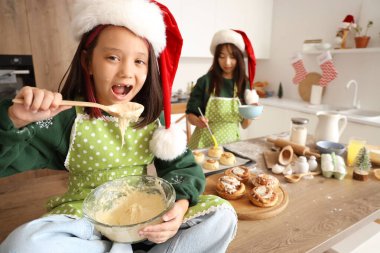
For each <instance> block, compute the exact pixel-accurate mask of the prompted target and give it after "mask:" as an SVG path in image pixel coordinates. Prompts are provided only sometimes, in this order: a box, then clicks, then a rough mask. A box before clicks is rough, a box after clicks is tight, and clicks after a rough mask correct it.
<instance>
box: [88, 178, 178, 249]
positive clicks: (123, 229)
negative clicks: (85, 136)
mask: <svg viewBox="0 0 380 253" xmlns="http://www.w3.org/2000/svg"><path fill="white" fill-rule="evenodd" d="M136 192H137V193H138V194H140V193H141V194H144V195H142V196H146V197H149V196H152V197H156V196H157V195H158V196H160V197H162V200H163V203H164V204H163V206H164V207H163V210H162V208H160V209H159V210H156V211H157V212H158V214H156V215H154V216H153V217H150V218H148V219H147V220H144V221H139V222H137V223H133V224H132V223H129V224H128V225H115V224H107V223H106V222H104V217H102V215H103V214H107V213H112V215H111V216H109V217H112V218H114V213H115V210H116V209H118V210H120V205H121V204H123V201H128V204H125V202H124V204H125V205H126V206H128V207H131V208H132V209H133V210H132V211H133V212H134V213H135V214H134V215H137V216H138V215H140V214H141V212H142V211H144V208H145V210H147V209H149V210H152V207H150V206H149V205H148V204H149V203H147V202H149V201H145V202H146V203H144V201H143V200H141V198H136V197H133V196H136ZM175 196H176V195H175V190H174V188H173V186H172V185H171V184H170V183H169V182H167V181H166V180H164V179H162V178H159V177H154V176H147V175H142V176H127V177H124V178H121V179H116V180H112V181H109V182H107V183H105V184H103V185H100V186H99V187H97V188H96V189H94V190H93V191H92V192H91V193H90V194H89V195H88V196H87V197H86V199H85V200H84V202H83V214H84V217H86V218H87V219H88V220H90V221H91V222H92V223H93V224H94V225H95V228H96V229H97V230H98V231H99V232H100V233H101V234H102V235H104V236H106V237H107V238H108V239H110V240H112V241H115V242H123V243H136V242H140V241H143V240H145V239H146V238H144V237H141V236H139V234H138V231H139V230H140V229H142V228H144V227H146V226H148V225H155V224H159V223H162V218H161V217H162V215H163V214H164V213H166V212H167V211H168V210H170V209H171V208H172V207H173V205H174V201H175ZM128 197H129V198H130V199H129V200H128ZM144 199H147V198H144ZM136 206H138V208H137V207H136ZM130 211H131V210H129V211H128V212H127V214H123V215H132V214H131V213H133V212H130ZM119 213H120V212H119ZM120 217H122V218H128V219H129V218H130V217H127V216H120ZM122 218H121V219H122ZM119 224H122V223H119Z"/></svg>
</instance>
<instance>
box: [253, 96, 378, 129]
mask: <svg viewBox="0 0 380 253" xmlns="http://www.w3.org/2000/svg"><path fill="white" fill-rule="evenodd" d="M260 103H261V104H263V105H269V106H273V107H279V108H282V109H290V110H294V111H298V112H303V113H309V114H315V113H316V112H318V111H322V110H324V111H326V109H323V108H324V107H325V108H327V107H328V105H312V104H310V103H308V102H305V101H303V100H295V99H286V98H282V99H280V98H277V97H270V98H261V99H260ZM346 116H347V120H348V121H349V122H355V123H360V124H364V125H370V126H376V127H380V116H379V117H358V116H354V115H346Z"/></svg>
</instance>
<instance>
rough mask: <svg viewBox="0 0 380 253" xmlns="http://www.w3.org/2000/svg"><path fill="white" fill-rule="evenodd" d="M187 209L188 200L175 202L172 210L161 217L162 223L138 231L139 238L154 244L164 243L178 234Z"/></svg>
mask: <svg viewBox="0 0 380 253" xmlns="http://www.w3.org/2000/svg"><path fill="white" fill-rule="evenodd" d="M188 207H189V201H188V200H185V199H181V200H178V201H176V202H175V204H174V206H173V208H172V209H170V210H169V211H168V212H167V213H166V214H164V216H163V217H162V219H163V220H164V222H163V223H161V224H158V225H153V226H148V227H145V228H143V229H142V230H140V231H139V234H140V236H145V237H147V239H148V240H149V241H151V242H154V243H164V242H166V241H167V240H168V239H170V238H172V237H173V236H174V235H175V234H176V233H177V232H178V229H179V227H180V226H181V224H182V221H183V216H184V215H185V213H186V211H187V209H188Z"/></svg>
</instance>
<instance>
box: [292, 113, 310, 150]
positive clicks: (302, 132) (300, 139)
mask: <svg viewBox="0 0 380 253" xmlns="http://www.w3.org/2000/svg"><path fill="white" fill-rule="evenodd" d="M308 122H309V120H308V119H305V118H292V128H291V131H290V141H291V142H294V143H297V144H299V145H303V146H305V145H306V139H307V123H308Z"/></svg>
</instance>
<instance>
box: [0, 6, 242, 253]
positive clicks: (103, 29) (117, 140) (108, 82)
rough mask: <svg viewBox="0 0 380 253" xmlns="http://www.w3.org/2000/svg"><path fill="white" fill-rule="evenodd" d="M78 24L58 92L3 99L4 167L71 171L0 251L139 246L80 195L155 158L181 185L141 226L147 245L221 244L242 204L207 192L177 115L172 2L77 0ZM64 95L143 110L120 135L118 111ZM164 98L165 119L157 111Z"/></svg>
mask: <svg viewBox="0 0 380 253" xmlns="http://www.w3.org/2000/svg"><path fill="white" fill-rule="evenodd" d="M73 28H74V29H73V30H74V33H75V37H76V38H77V39H78V40H79V41H80V42H79V46H78V49H77V51H76V53H75V55H74V58H73V61H72V63H71V68H70V70H69V73H68V76H67V78H66V81H65V84H64V86H63V89H62V90H61V93H58V92H51V91H47V90H44V89H39V88H34V87H24V88H22V89H21V90H20V91H19V93H18V94H17V96H16V98H17V99H22V100H23V102H22V104H17V103H12V101H9V100H6V101H3V102H2V103H1V104H0V117H1V119H2V122H1V124H0V139H1V140H2V142H1V145H0V147H1V148H0V157H1V159H0V168H1V170H0V175H1V176H7V175H11V174H14V173H17V172H22V171H25V170H32V169H37V168H46V167H47V168H52V169H61V170H64V169H67V170H68V171H69V173H70V177H69V185H68V190H67V192H66V193H65V194H64V195H63V196H59V197H55V198H52V199H51V200H50V201H49V202H48V209H49V212H48V214H47V215H45V216H44V217H42V218H40V219H37V220H34V221H31V222H29V223H27V224H25V225H22V226H20V227H19V228H17V229H16V230H15V231H13V232H12V233H11V234H10V235H9V236H8V237H7V238H6V239H5V241H4V242H3V243H2V244H1V245H0V252H2V253H6V252H38V253H44V252H91V253H97V252H123V253H126V252H133V249H136V247H137V246H139V245H130V244H123V243H116V242H112V241H110V240H108V239H107V238H104V237H102V235H101V234H100V233H99V232H98V231H97V230H96V228H95V227H94V225H93V224H92V223H91V222H90V221H89V220H87V219H86V218H82V216H83V213H82V203H83V200H84V199H85V198H86V196H87V195H88V194H89V193H90V191H91V190H93V189H95V188H96V187H97V186H100V185H102V184H103V183H105V182H107V181H109V180H113V179H117V178H122V177H125V176H127V175H141V174H146V172H147V165H148V164H150V163H152V162H154V165H155V167H156V171H157V174H158V176H159V177H162V178H164V179H166V180H167V181H169V182H170V183H171V184H172V185H173V187H174V188H175V191H176V202H175V205H174V207H173V208H172V209H171V210H169V211H168V212H167V213H166V214H164V216H163V221H164V222H163V223H162V224H158V225H153V226H148V227H145V228H143V229H141V230H140V232H139V233H140V235H141V236H142V238H147V239H148V240H147V241H146V242H145V243H144V244H149V245H150V247H151V249H150V250H149V252H182V253H185V252H224V251H225V250H226V249H227V246H228V244H229V243H230V241H231V240H232V238H233V236H234V235H235V232H236V225H237V218H236V213H235V211H234V209H233V208H232V206H231V205H230V204H229V203H228V202H227V201H225V200H223V199H220V198H219V197H216V196H211V195H210V196H203V195H200V194H201V193H202V192H203V191H204V188H205V177H204V174H203V172H202V170H201V168H200V167H199V166H198V165H197V164H196V163H195V161H194V157H193V155H192V152H191V151H190V150H189V149H188V148H187V147H186V137H185V134H184V133H183V131H182V130H181V129H179V128H176V127H175V126H174V125H171V124H170V96H171V94H170V93H171V85H172V82H173V79H174V75H175V72H176V69H177V66H178V60H179V56H180V52H181V46H182V38H181V35H180V33H179V30H178V27H177V25H176V22H175V20H174V18H173V16H172V15H171V13H170V11H169V10H168V9H167V8H166V7H165V6H163V5H161V4H159V3H156V2H154V1H147V0H113V1H107V0H78V1H77V2H76V4H75V5H74V18H73ZM162 97H163V101H162ZM62 99H70V100H75V99H76V100H78V99H80V100H84V101H90V102H97V103H101V104H104V105H112V104H119V103H125V102H135V103H138V104H142V105H143V106H144V111H143V112H142V114H141V116H140V118H139V120H138V121H137V122H133V123H131V124H130V125H129V126H127V127H126V129H125V132H123V133H122V134H120V132H119V128H118V127H119V125H118V124H119V123H121V122H119V120H118V118H116V117H113V116H112V115H108V114H106V113H104V112H102V111H100V110H99V109H94V108H86V109H85V108H83V107H69V106H62V105H60V104H61V101H62ZM162 104H163V108H164V114H165V121H166V124H165V127H160V126H159V121H158V120H157V118H158V117H159V114H160V113H161V111H162ZM123 136H124V138H123V140H122V137H123ZM174 140H175V141H174Z"/></svg>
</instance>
